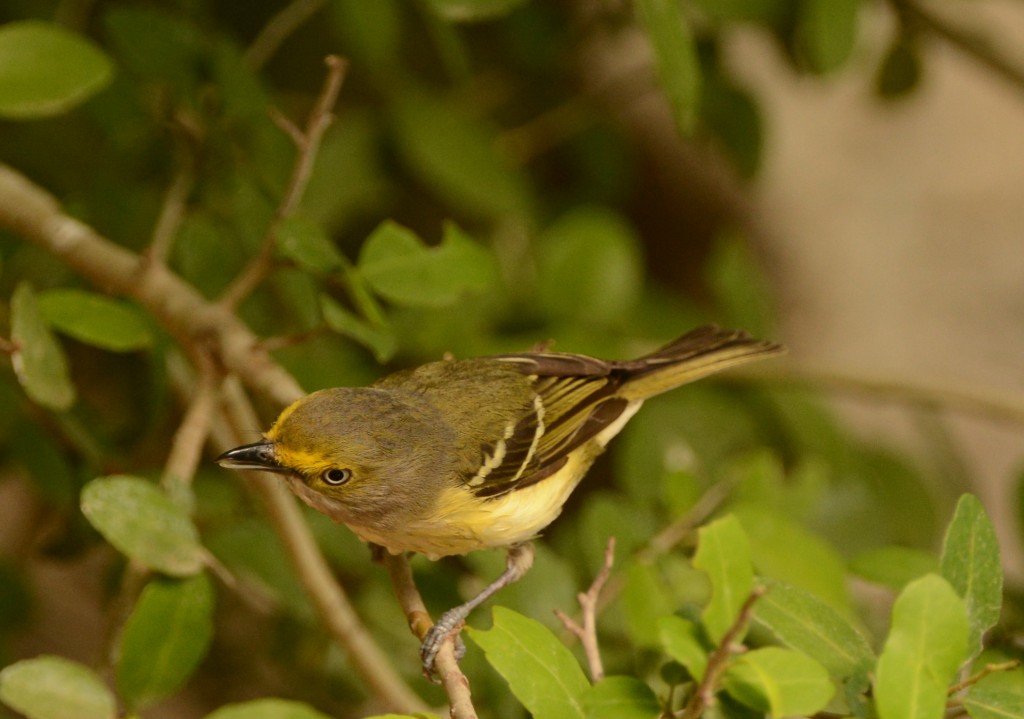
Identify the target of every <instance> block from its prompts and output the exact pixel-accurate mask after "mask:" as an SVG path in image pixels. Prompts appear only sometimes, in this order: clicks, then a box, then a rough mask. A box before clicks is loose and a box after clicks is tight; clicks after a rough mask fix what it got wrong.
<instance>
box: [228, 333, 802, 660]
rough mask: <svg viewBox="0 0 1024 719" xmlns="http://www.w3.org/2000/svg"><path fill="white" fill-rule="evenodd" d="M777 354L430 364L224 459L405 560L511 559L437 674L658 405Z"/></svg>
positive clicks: (728, 336)
mask: <svg viewBox="0 0 1024 719" xmlns="http://www.w3.org/2000/svg"><path fill="white" fill-rule="evenodd" d="M780 351H782V347H781V346H780V345H777V344H774V343H772V342H764V341H759V340H755V339H753V338H751V337H750V336H749V335H748V334H746V333H745V332H741V331H735V330H722V329H719V328H717V327H713V326H707V327H701V328H699V329H696V330H693V331H692V332H690V333H688V334H686V335H683V336H682V337H680V338H679V339H677V340H676V341H674V342H672V343H670V344H668V345H666V346H664V347H662V348H661V349H659V350H657V351H656V352H653V353H651V354H648V355H645V356H643V357H640V358H639V359H635V360H628V361H605V360H599V359H594V358H593V357H586V356H584V355H578V354H566V353H560V352H524V353H520V354H506V355H495V356H491V357H478V358H472V359H464V360H444V361H440V362H432V363H430V364H426V365H423V366H422V367H418V368H416V369H413V370H408V371H403V372H398V373H396V374H393V375H390V376H388V377H385V378H384V379H381V380H379V381H378V382H376V383H375V384H373V385H372V386H370V387H360V388H348V387H342V388H336V389H327V390H321V391H319V392H314V393H313V394H311V395H309V396H307V397H304V398H302V399H300V400H298V401H297V402H295V403H294V404H292V405H291V406H290V407H288V408H287V409H285V410H284V411H283V412H282V413H281V415H280V416H279V417H278V418H277V421H276V422H275V423H274V426H273V427H271V429H270V430H269V431H268V432H267V433H266V434H265V435H264V439H263V441H260V442H256V443H255V444H249V445H245V446H244V447H238V448H237V449H233V450H231V451H229V452H225V453H224V454H223V455H221V457H220V458H219V459H218V460H217V461H218V462H219V463H220V464H221V465H222V466H224V467H230V468H233V469H259V470H264V471H268V472H276V473H279V474H281V475H283V476H284V478H285V479H286V480H287V481H288V484H289V486H290V487H291V489H292V491H294V492H295V494H297V495H298V496H299V497H300V498H301V499H303V500H304V501H305V502H306V503H307V504H309V505H310V506H311V507H313V508H314V509H317V510H319V511H321V512H323V513H324V514H326V515H327V516H329V517H331V518H333V519H335V520H336V521H339V522H344V523H345V524H347V525H348V526H349V527H350V528H351V529H352V531H354V532H355V533H356V534H357V535H358V536H359V537H360V538H362V539H363V540H365V541H367V542H373V543H375V544H379V545H381V546H382V547H384V548H386V549H387V550H388V551H390V552H392V553H399V552H420V553H421V554H425V555H427V556H428V557H430V558H432V559H436V558H438V557H444V556H447V555H452V554H465V553H467V552H471V551H474V550H477V549H486V548H488V547H508V548H509V552H508V568H507V569H506V570H505V572H504V573H503V574H502V575H501V576H500V577H499V578H498V579H497V580H495V581H494V582H493V583H492V584H490V585H489V586H488V587H487V588H486V589H485V590H484V591H483V592H481V593H480V594H479V595H478V596H476V597H474V598H473V599H472V600H470V601H468V602H466V603H465V604H462V605H460V606H458V607H455V608H454V609H452V610H449V611H448V612H446V613H445V614H444V615H443V616H442V617H441V619H440V620H439V621H438V623H437V624H436V625H435V626H434V627H433V629H432V630H431V632H430V633H429V634H428V635H427V637H426V638H425V639H424V642H423V646H422V648H421V657H422V659H423V662H424V667H425V668H426V669H427V671H428V672H430V671H431V669H432V665H433V660H434V656H435V655H436V653H437V650H438V649H439V648H440V645H441V642H442V641H443V640H444V639H445V638H446V637H447V636H448V635H449V634H450V633H452V631H453V630H454V629H455V628H456V627H457V626H459V624H460V623H461V622H462V621H463V620H464V619H465V618H466V617H467V616H468V614H469V612H470V611H472V610H473V609H474V608H475V607H476V606H478V605H479V604H480V603H481V602H483V601H484V600H485V599H487V598H488V597H490V596H491V595H492V594H494V592H496V591H497V590H498V589H500V588H501V587H503V586H506V585H507V584H510V583H511V582H514V581H516V580H517V579H519V578H520V577H521V576H522V575H523V574H524V573H525V572H526V571H527V570H528V569H529V567H530V565H531V563H532V561H533V550H532V545H531V544H529V540H531V539H533V538H534V537H536V536H537V535H538V533H539V532H540V531H541V530H542V529H544V528H545V527H546V526H548V524H550V523H551V522H552V521H553V520H554V519H555V517H557V516H558V514H559V513H560V512H561V510H562V505H564V504H565V501H566V500H567V499H568V497H569V494H570V493H571V492H572V491H573V489H575V487H576V485H577V484H578V483H579V481H580V480H581V479H582V478H583V475H584V474H586V472H587V470H588V469H589V468H590V465H591V464H592V463H593V462H594V460H595V459H596V458H597V456H598V455H600V454H601V452H603V451H604V448H605V446H606V445H607V444H608V442H609V441H610V440H611V439H612V437H614V436H615V435H616V434H618V433H619V431H620V430H621V429H622V428H623V426H624V425H625V424H626V422H628V421H629V419H630V418H631V417H632V416H633V415H634V414H635V413H636V411H637V410H638V409H640V405H641V404H643V401H644V400H645V399H647V398H648V397H652V396H654V395H656V394H660V393H662V392H666V391H668V390H670V389H672V388H674V387H678V386H679V385H681V384H684V383H686V382H691V381H693V380H696V379H699V378H701V377H704V376H706V375H709V374H711V373H713V372H718V371H720V370H723V369H726V368H728V367H732V366H734V365H739V364H742V363H744V362H750V361H752V360H755V359H759V358H761V357H766V356H768V355H773V354H776V353H778V352H780Z"/></svg>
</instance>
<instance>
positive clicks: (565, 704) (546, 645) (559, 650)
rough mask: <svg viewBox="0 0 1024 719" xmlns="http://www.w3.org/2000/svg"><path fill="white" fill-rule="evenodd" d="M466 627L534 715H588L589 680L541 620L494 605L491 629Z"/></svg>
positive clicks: (567, 718)
mask: <svg viewBox="0 0 1024 719" xmlns="http://www.w3.org/2000/svg"><path fill="white" fill-rule="evenodd" d="M466 632H467V633H468V635H469V638H470V639H472V640H473V642H475V643H476V644H477V645H478V646H479V647H480V648H481V649H483V650H484V654H485V655H486V657H487V661H488V662H490V664H491V666H492V667H494V668H495V669H496V670H497V672H498V673H499V674H501V676H502V677H504V678H505V681H507V682H508V685H509V688H510V689H511V690H512V693H513V694H514V695H515V696H516V698H517V699H519V701H521V702H522V703H523V706H525V707H526V709H527V711H529V712H530V713H531V714H532V715H533V717H534V719H571V718H572V717H579V718H580V719H582V718H583V717H585V716H586V712H585V710H584V707H583V697H584V695H585V693H586V691H587V689H588V688H589V687H590V684H589V682H587V678H586V676H584V674H583V670H582V669H580V665H579V663H578V662H577V661H576V658H575V657H573V655H572V652H570V651H569V650H568V649H567V648H566V647H565V645H564V644H562V642H561V641H559V639H558V637H556V636H555V635H554V634H553V633H552V632H551V630H549V629H548V628H547V627H545V626H544V625H543V624H541V623H540V622H538V621H536V620H533V619H529V618H527V617H524V616H523V615H521V614H517V613H516V612H513V611H512V610H510V609H506V608H504V607H495V608H494V626H493V627H492V628H491V629H489V630H487V631H482V630H479V629H470V628H467V630H466Z"/></svg>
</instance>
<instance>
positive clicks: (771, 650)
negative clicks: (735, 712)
mask: <svg viewBox="0 0 1024 719" xmlns="http://www.w3.org/2000/svg"><path fill="white" fill-rule="evenodd" d="M722 682H723V686H724V688H725V690H726V691H727V692H729V694H731V695H732V696H734V697H735V698H736V699H738V700H739V701H741V702H743V703H744V704H746V705H747V706H750V707H753V708H754V709H757V710H759V711H766V712H769V713H770V714H771V716H772V717H773V718H778V717H786V716H811V715H812V714H815V713H816V712H818V711H819V710H821V709H823V708H824V707H825V705H826V704H828V702H829V699H831V698H832V695H833V694H834V693H835V687H834V686H833V685H832V682H831V681H829V678H828V672H827V671H825V668H824V667H823V666H821V665H820V664H818V662H816V661H814V660H813V659H811V658H810V657H808V656H807V655H805V654H801V653H800V652H794V651H792V650H790V649H780V648H779V647H766V648H764V649H755V650H753V651H750V652H747V653H746V654H744V655H742V656H741V657H740V658H739V659H737V660H736V661H735V663H733V665H732V666H731V667H729V669H727V670H726V672H725V674H724V676H723V677H722Z"/></svg>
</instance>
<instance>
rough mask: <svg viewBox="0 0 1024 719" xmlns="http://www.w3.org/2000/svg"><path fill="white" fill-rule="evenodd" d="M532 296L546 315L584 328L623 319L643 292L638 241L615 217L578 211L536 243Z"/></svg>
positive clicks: (589, 210) (595, 209)
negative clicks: (534, 278)
mask: <svg viewBox="0 0 1024 719" xmlns="http://www.w3.org/2000/svg"><path fill="white" fill-rule="evenodd" d="M536 247H537V255H538V263H537V264H538V267H537V290H538V294H539V296H540V300H541V303H542V305H543V309H544V311H545V312H547V313H550V314H551V315H553V316H555V317H557V318H561V319H570V320H573V321H576V322H584V323H587V324H606V323H612V322H615V321H618V320H622V319H623V318H625V317H626V316H627V315H628V314H629V312H630V310H632V309H633V307H634V306H635V305H636V302H637V300H638V299H639V296H640V291H641V288H642V287H643V261H642V258H641V252H640V240H639V238H638V237H637V234H636V232H635V231H634V230H633V227H632V226H631V225H630V224H629V223H628V222H627V221H626V220H625V218H623V217H621V216H620V215H618V214H617V213H615V212H612V211H610V210H606V209H603V208H600V207H580V208H577V209H574V210H571V211H570V212H567V213H566V214H564V215H562V216H561V217H560V218H558V220H556V221H555V222H554V223H553V224H551V225H550V226H549V227H547V228H546V229H545V230H544V231H543V232H542V233H541V234H540V236H538V238H537V244H536Z"/></svg>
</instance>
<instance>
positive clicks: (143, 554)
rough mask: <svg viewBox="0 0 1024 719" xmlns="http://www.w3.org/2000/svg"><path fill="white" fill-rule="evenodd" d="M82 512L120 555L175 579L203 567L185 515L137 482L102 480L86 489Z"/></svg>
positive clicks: (196, 539)
mask: <svg viewBox="0 0 1024 719" xmlns="http://www.w3.org/2000/svg"><path fill="white" fill-rule="evenodd" d="M81 502H82V512H83V514H85V516H86V519H88V520H89V522H90V523H91V524H92V526H93V527H95V528H96V530H97V531H99V533H100V534H102V535H103V537H104V538H105V539H106V540H107V541H108V542H110V543H111V544H112V545H114V547H116V548H117V549H118V550H119V551H121V552H122V553H123V554H126V555H127V556H129V557H131V558H132V559H134V560H136V561H138V562H140V563H141V564H143V565H144V566H146V567H149V568H150V569H154V570H156V571H158V572H163V573H164V574H170V575H172V576H187V575H191V574H195V573H196V572H198V571H199V570H200V569H202V567H203V562H204V555H205V553H204V550H203V548H202V546H201V545H200V544H199V534H198V532H197V531H196V528H195V526H194V525H193V524H192V521H191V520H190V519H189V518H188V515H186V514H185V511H184V510H183V509H182V508H181V507H180V506H179V505H177V504H175V503H174V502H173V501H172V500H171V499H170V498H169V497H168V496H167V495H166V494H164V493H163V492H161V491H160V489H159V488H157V487H156V486H155V485H154V484H152V483H150V482H147V481H146V480H144V479H140V478H138V477H128V476H124V475H114V476H110V477H100V478H99V479H94V480H93V481H91V482H89V484H87V485H86V486H85V487H84V488H83V489H82V500H81Z"/></svg>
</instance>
